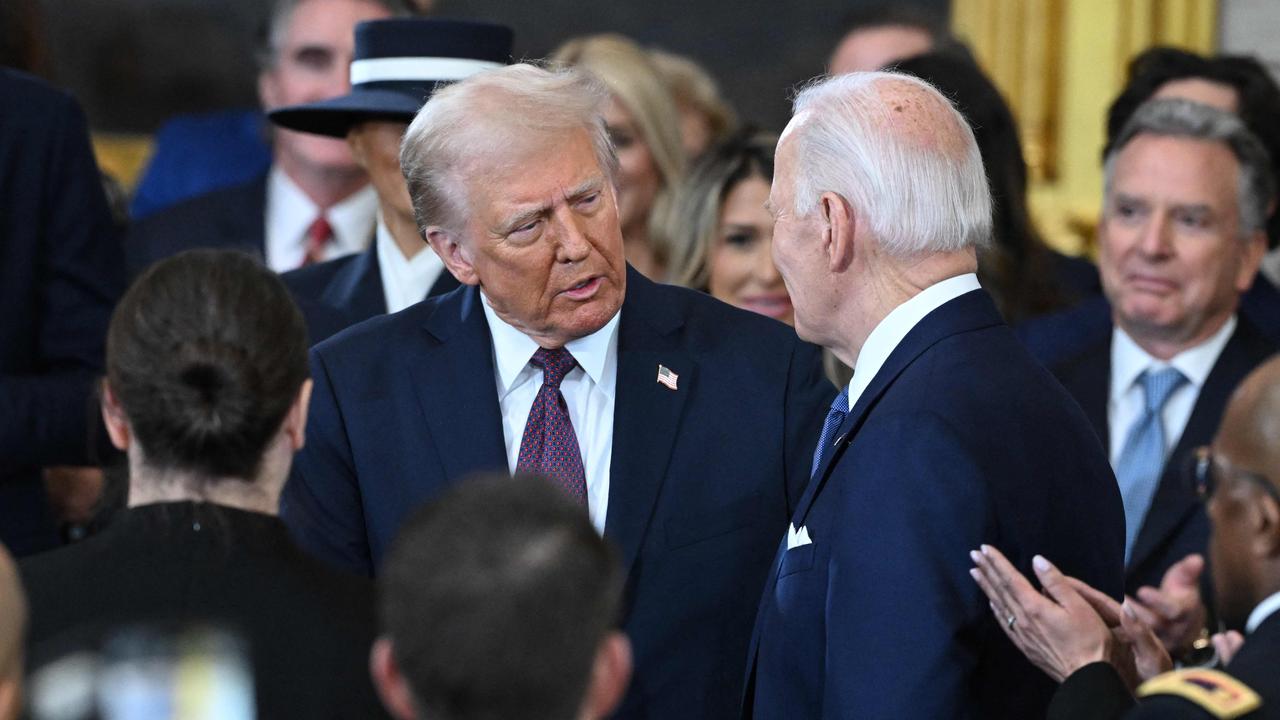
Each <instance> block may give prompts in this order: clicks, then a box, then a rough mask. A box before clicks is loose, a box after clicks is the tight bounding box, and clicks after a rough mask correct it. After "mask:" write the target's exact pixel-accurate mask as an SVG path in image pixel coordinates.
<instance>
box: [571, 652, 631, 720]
mask: <svg viewBox="0 0 1280 720" xmlns="http://www.w3.org/2000/svg"><path fill="white" fill-rule="evenodd" d="M630 682H631V642H630V641H629V640H627V636H626V635H623V634H622V633H620V632H611V633H609V634H608V635H607V636H605V638H604V640H602V641H601V642H600V647H599V648H597V649H596V659H595V662H594V663H593V664H592V666H591V681H590V682H589V683H588V684H587V696H586V697H585V698H583V701H582V709H583V713H582V717H584V718H587V719H588V720H596V718H605V717H608V716H609V715H610V714H611V713H612V712H613V711H614V710H615V709H617V707H618V705H619V704H620V703H621V702H622V696H623V695H625V694H626V692H627V685H628V684H629V683H630Z"/></svg>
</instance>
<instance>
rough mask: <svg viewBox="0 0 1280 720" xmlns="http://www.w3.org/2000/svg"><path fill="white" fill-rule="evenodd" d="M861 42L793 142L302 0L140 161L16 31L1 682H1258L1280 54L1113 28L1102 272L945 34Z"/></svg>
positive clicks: (1224, 699)
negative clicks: (136, 169) (1038, 190)
mask: <svg viewBox="0 0 1280 720" xmlns="http://www.w3.org/2000/svg"><path fill="white" fill-rule="evenodd" d="M840 30H841V37H840V40H839V42H838V43H837V44H836V45H835V46H834V47H832V48H831V53H830V60H829V65H828V67H827V68H826V73H825V75H823V77H822V78H820V79H815V80H814V81H812V82H811V83H809V84H808V85H806V86H804V88H802V89H801V91H800V93H799V95H798V97H797V98H796V99H795V112H794V115H793V117H792V120H791V122H790V123H789V124H788V125H787V127H785V128H777V127H762V126H760V125H759V124H756V123H753V122H752V121H751V118H747V117H742V116H741V115H740V114H739V113H738V112H736V111H735V109H734V108H733V107H732V105H731V104H730V103H729V102H728V100H727V99H726V98H725V97H724V95H723V94H722V93H721V91H720V90H719V88H718V85H717V81H716V79H715V78H714V77H712V76H711V75H710V74H708V73H707V72H706V71H705V70H704V69H703V68H702V67H700V66H699V65H698V63H697V62H696V60H695V59H693V58H689V57H684V56H680V55H676V54H673V53H670V52H667V51H666V50H663V49H661V48H657V47H646V46H645V45H643V44H641V43H638V42H636V41H634V40H632V39H630V38H627V37H624V36H621V35H618V34H600V35H592V36H586V37H575V38H568V39H566V40H565V41H564V42H563V43H562V44H561V45H560V46H559V47H558V48H556V49H555V50H554V51H553V52H552V53H551V54H550V55H549V56H548V57H547V58H545V60H539V61H536V62H525V63H517V62H515V60H514V59H513V58H512V51H511V48H512V42H513V37H514V36H515V35H517V34H519V32H520V28H519V27H516V28H508V27H505V26H502V25H496V24H489V23H478V22H468V21H464V20H446V19H440V18H435V17H428V16H425V15H424V14H423V13H422V12H421V8H418V7H416V6H414V5H411V4H408V3H402V2H397V1H395V0H275V1H274V2H273V6H272V10H271V13H270V19H269V23H268V26H267V27H266V28H265V29H264V31H263V33H262V43H261V52H260V53H259V57H258V58H256V60H257V63H258V66H259V68H260V71H259V75H258V77H257V87H258V90H259V96H260V99H261V105H262V107H261V112H219V113H211V114H205V115H189V116H180V117H176V118H173V119H172V120H170V121H169V122H167V123H166V124H165V126H164V127H163V128H161V129H160V130H159V131H158V132H157V133H156V135H155V138H154V152H153V153H152V155H151V158H150V160H149V163H148V165H147V167H146V169H145V171H144V172H143V174H142V176H141V178H140V180H139V183H138V185H137V187H136V189H135V190H134V191H133V192H132V193H131V194H128V195H126V194H125V193H124V192H123V191H122V190H121V188H120V185H119V184H118V183H116V182H115V181H114V180H113V179H112V178H110V177H108V176H105V175H103V174H102V173H101V172H100V171H99V169H98V167H97V165H96V163H95V161H94V158H93V154H92V150H91V147H90V141H89V134H88V130H87V126H86V120H85V117H84V115H83V112H82V111H81V110H80V108H79V106H78V104H77V103H76V101H75V99H74V98H72V97H70V96H69V95H67V94H65V93H63V92H62V91H59V90H57V89H54V88H53V87H51V86H49V85H48V84H46V83H45V82H43V81H41V80H39V79H37V78H36V77H35V76H33V75H29V74H26V73H25V72H24V70H38V69H39V68H38V62H37V60H38V58H36V57H35V56H34V55H33V54H32V53H31V52H14V53H13V54H12V57H11V58H9V60H10V61H12V62H15V63H24V62H25V63H26V64H27V67H25V68H23V67H16V68H9V67H0V299H3V307H4V308H5V310H6V312H5V313H4V319H3V320H0V541H3V545H2V546H0V719H7V718H11V717H12V718H17V717H31V718H37V719H45V718H59V719H61V718H66V719H67V720H73V719H80V718H99V717H101V718H168V717H175V718H178V717H181V718H203V717H219V718H223V717H225V718H241V717H268V718H271V717H344V718H346V717H361V718H363V717H382V716H391V717H396V718H415V717H420V718H436V717H439V718H458V719H461V718H477V719H478V718H506V717H513V718H514V717H521V718H595V717H626V718H659V717H662V718H670V717H689V718H695V717H696V718H736V717H760V718H773V717H777V718H785V717H815V718H816V717H824V718H828V717H829V718H836V717H875V718H880V717H883V718H889V717H956V718H961V717H963V718H993V717H1001V718H1004V717H1008V718H1027V717H1040V716H1045V715H1046V713H1047V716H1049V717H1055V718H1068V717H1081V718H1084V717H1089V718H1098V717H1250V718H1252V717H1280V715H1277V714H1276V713H1277V712H1280V710H1278V708H1280V672H1277V671H1280V612H1276V611H1277V610H1278V609H1280V454H1277V452H1276V448H1280V422H1278V421H1280V406H1277V398H1280V369H1278V366H1277V365H1276V362H1275V361H1272V360H1270V358H1271V356H1272V355H1273V353H1274V352H1275V350H1276V345H1277V343H1280V292H1277V288H1276V283H1280V250H1277V249H1276V248H1277V244H1278V243H1280V217H1278V216H1280V214H1278V213H1276V212H1275V210H1276V200H1277V183H1276V176H1277V167H1278V166H1277V163H1278V162H1280V86H1277V83H1276V81H1275V79H1273V78H1272V77H1271V76H1270V75H1269V74H1268V71H1267V70H1266V69H1265V68H1264V67H1263V66H1262V65H1261V64H1260V63H1259V62H1258V61H1257V60H1255V59H1253V58H1249V57H1240V56H1201V55H1197V54H1194V53H1191V52H1188V51H1185V50H1180V49H1175V48H1167V47H1156V48H1151V49H1149V50H1147V51H1145V52H1143V53H1141V54H1140V55H1138V56H1137V57H1135V58H1133V59H1132V60H1131V62H1130V64H1129V72H1128V80H1127V84H1126V85H1125V87H1124V88H1123V90H1122V91H1121V92H1120V93H1119V94H1118V95H1117V96H1116V97H1115V98H1114V99H1113V101H1112V102H1111V105H1110V108H1109V111H1108V113H1107V116H1106V117H1105V118H1098V119H1097V121H1098V122H1099V123H1103V124H1105V127H1106V130H1107V132H1106V145H1105V147H1104V148H1101V157H1100V163H1101V165H1102V167H1103V169H1104V185H1103V187H1102V188H1101V190H1102V192H1103V194H1104V203H1103V209H1102V212H1101V216H1100V218H1099V221H1098V228H1097V238H1096V243H1097V249H1098V252H1097V257H1096V264H1095V259H1091V258H1083V257H1075V256H1070V255H1067V254H1064V253H1062V252H1060V251H1058V250H1057V249H1054V248H1053V247H1050V245H1049V244H1048V243H1047V242H1046V241H1045V238H1044V236H1043V235H1042V234H1041V233H1040V231H1039V230H1038V229H1037V227H1036V223H1035V220H1034V218H1033V215H1032V212H1031V210H1030V208H1029V203H1028V182H1029V180H1028V167H1027V162H1026V160H1025V158H1024V155H1023V143H1022V141H1021V138H1020V136H1019V128H1018V123H1017V119H1016V117H1015V114H1014V113H1013V112H1012V111H1011V109H1010V107H1009V105H1008V103H1006V102H1005V100H1004V98H1003V97H1002V95H1001V92H1000V90H999V89H998V88H997V87H996V86H995V84H994V83H993V82H992V80H991V79H990V78H989V77H988V76H987V74H986V73H984V71H983V69H982V67H981V66H980V64H979V63H978V62H977V60H976V59H975V58H974V56H973V55H972V54H971V52H970V51H969V49H968V48H966V47H965V45H964V44H963V43H962V42H961V41H960V40H958V39H957V38H955V37H953V36H952V35H951V34H950V33H949V32H948V30H947V28H946V24H945V22H944V21H943V20H942V19H940V18H937V17H933V16H931V15H929V14H926V13H922V12H919V11H916V10H913V9H909V8H905V7H901V6H899V5H897V4H894V5H889V6H885V7H881V8H875V9H872V10H862V11H858V12H856V13H852V14H850V15H849V16H848V17H847V18H846V19H845V22H844V25H843V26H842V27H841V28H840ZM20 31H21V28H20V27H19V26H17V25H14V26H11V27H10V29H9V32H10V34H11V35H12V36H13V38H18V37H20ZM13 38H10V41H9V44H8V47H10V48H18V50H22V47H23V46H22V45H21V43H18V42H16V41H15V40H13ZM789 90H790V89H788V88H774V89H772V90H770V89H767V88H761V89H760V91H761V92H775V93H777V94H778V95H779V96H782V95H785V94H787V93H788V92H789ZM655 372H656V378H657V379H656V382H655V380H654V375H655ZM833 398H834V400H833ZM513 477H514V479H512V478H513ZM464 478H466V480H465V481H463V479H464ZM4 548H7V552H5V551H4ZM970 550H973V551H974V552H973V553H972V554H970V553H969V551H970ZM11 558H16V561H17V562H16V563H15V562H14V561H13V559H11ZM1233 713H1234V714H1233Z"/></svg>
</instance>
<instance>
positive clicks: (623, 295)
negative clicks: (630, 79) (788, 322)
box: [281, 65, 834, 719]
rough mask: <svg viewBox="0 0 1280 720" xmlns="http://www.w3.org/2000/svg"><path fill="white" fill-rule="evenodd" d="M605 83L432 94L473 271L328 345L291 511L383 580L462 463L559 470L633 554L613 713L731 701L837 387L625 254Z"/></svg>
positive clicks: (315, 540)
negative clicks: (635, 265)
mask: <svg viewBox="0 0 1280 720" xmlns="http://www.w3.org/2000/svg"><path fill="white" fill-rule="evenodd" d="M607 102H608V93H607V91H606V90H604V89H603V88H602V87H601V86H600V85H599V84H598V83H597V82H596V81H594V80H592V79H590V78H589V77H588V76H587V75H584V74H582V73H581V72H579V71H575V70H544V69H540V68H537V67H533V66H531V65H513V66H510V67H507V68H503V69H499V70H492V71H489V72H484V73H480V74H477V75H473V76H471V77H469V78H467V79H465V80H462V81H461V82H458V83H456V84H454V85H451V86H449V87H447V88H444V89H442V90H438V91H437V92H436V93H435V94H434V95H433V96H432V98H431V100H430V101H429V102H428V103H427V104H426V105H425V106H423V108H422V110H421V111H420V112H419V113H418V115H417V117H415V118H414V120H413V122H412V123H411V124H410V126H409V129H408V131H407V132H406V133H405V138H404V141H403V144H402V146H401V154H400V164H401V167H402V168H403V170H404V174H405V178H406V180H407V184H408V189H409V195H410V197H411V199H412V202H413V209H414V214H415V216H416V219H417V224H418V228H419V230H420V232H421V233H422V235H423V237H424V238H425V239H426V240H427V241H428V242H429V243H430V244H431V247H432V249H433V250H434V251H435V252H436V253H437V254H438V255H439V256H440V258H441V260H443V262H444V264H445V267H446V268H447V269H448V270H449V272H450V273H451V274H452V275H453V276H454V277H455V278H457V280H458V281H459V282H460V283H461V284H462V287H460V288H458V289H457V290H454V291H453V292H450V293H448V294H445V295H439V296H436V297H433V298H429V299H427V300H426V301H424V302H421V303H418V304H415V305H411V306H410V307H408V308H407V309H405V310H402V311H401V312H398V313H394V314H392V315H387V316H382V317H376V318H373V319H371V320H368V321H366V322H364V323H362V324H360V325H356V326H355V327H353V328H350V329H348V330H346V331H345V332H343V333H341V334H339V335H336V336H334V337H333V338H330V339H329V340H326V341H325V342H322V343H320V344H319V345H317V346H316V348H315V349H314V350H313V352H312V356H311V369H312V373H313V375H314V378H315V386H316V387H315V391H314V394H313V395H312V399H311V411H310V414H309V423H308V427H307V444H306V448H305V450H304V451H303V452H302V453H300V454H299V456H298V458H297V462H296V463H295V464H294V470H293V475H292V477H291V478H290V480H289V483H288V485H287V486H286V488H285V491H284V496H283V498H282V506H281V515H282V517H283V518H284V519H285V522H287V523H288V524H289V525H290V527H291V528H292V529H293V531H294V535H295V537H296V538H297V539H298V540H299V541H300V542H301V543H302V544H303V546H304V547H306V548H308V549H309V550H310V551H311V552H313V553H314V554H316V555H317V556H319V557H321V558H322V559H326V560H328V561H330V562H333V563H334V564H337V565H339V566H342V567H345V568H348V569H350V570H353V571H356V572H360V573H364V574H372V573H374V572H375V570H376V569H377V568H378V567H379V565H380V564H381V560H382V558H383V556H384V555H385V554H386V552H387V547H388V545H389V544H390V541H391V538H392V537H393V536H394V534H395V532H396V530H397V528H398V527H399V526H400V524H401V522H403V520H404V519H405V517H406V514H407V513H408V512H410V511H411V510H412V509H413V507H414V506H415V505H416V504H418V503H421V502H423V501H425V500H429V499H431V498H434V497H436V496H438V495H439V494H440V493H441V492H442V491H443V490H445V489H446V488H448V487H449V486H450V485H451V484H453V483H455V482H458V481H460V480H461V479H462V478H464V477H465V476H467V475H470V474H472V473H475V472H480V471H499V472H503V473H514V472H528V473H534V474H538V475H543V476H546V477H549V478H550V479H552V480H553V481H555V482H556V483H557V484H558V485H560V486H561V487H562V488H563V489H564V491H565V492H566V493H568V494H569V495H570V496H571V497H573V498H574V499H575V501H576V502H577V503H579V504H580V505H581V507H582V511H583V512H584V513H586V514H587V516H588V517H589V519H590V520H591V522H592V524H593V525H594V527H595V528H596V530H597V531H599V532H602V533H603V534H604V535H605V536H606V537H607V538H609V539H610V540H612V541H613V542H614V543H615V544H616V546H617V547H618V549H619V551H620V555H621V561H622V567H623V569H624V570H625V577H626V583H627V595H626V599H625V602H624V606H623V618H622V622H623V629H624V630H625V631H626V633H627V635H628V636H629V637H630V639H631V642H632V645H633V648H634V652H635V674H634V679H633V681H632V683H631V686H630V690H629V691H628V693H627V695H626V698H625V699H624V701H623V703H622V705H621V707H620V709H619V710H618V712H617V714H616V715H615V717H621V718H658V717H661V718H699V719H702V718H733V717H736V716H737V714H738V703H739V701H740V699H741V690H742V685H741V680H742V666H743V664H744V662H745V661H746V657H747V643H748V640H749V639H750V635H751V621H752V618H753V617H754V615H755V609H756V600H757V598H758V597H759V592H760V589H761V587H763V585H764V579H765V577H766V575H767V574H768V570H769V561H770V558H771V557H772V554H773V549H774V547H775V545H776V543H777V541H778V538H779V537H781V536H782V535H783V534H784V531H785V529H786V523H787V518H788V517H790V515H791V512H792V510H793V509H794V508H795V502H796V501H797V500H798V499H799V496H800V493H801V492H802V491H803V489H804V484H805V482H806V481H807V480H808V477H809V463H810V460H811V458H812V450H813V445H814V442H815V440H816V438H817V435H818V430H819V427H820V424H821V421H822V416H823V410H824V407H825V406H826V404H827V403H828V402H830V398H831V396H832V395H833V394H834V389H833V388H832V387H831V386H830V384H828V383H827V382H826V380H825V379H824V378H823V376H822V368H821V358H820V354H819V352H818V350H817V349H816V348H814V347H813V346H811V345H806V344H804V343H802V342H800V341H799V340H798V339H797V338H796V336H795V333H794V332H793V331H792V330H791V329H790V328H788V327H787V326H785V325H783V324H782V323H779V322H777V321H774V320H772V319H769V318H765V317H763V316H759V315H756V314H753V313H749V312H746V311H742V310H738V309H736V308H733V307H730V306H728V305H726V304H723V303H721V302H719V301H717V300H714V299H713V298H711V297H709V296H708V295H706V294H704V293H699V292H695V291H690V290H686V289H683V288H676V287H672V286H667V285H659V284H656V283H653V282H650V281H649V280H646V279H645V278H644V277H643V276H642V275H640V274H639V273H637V272H635V271H634V270H633V269H632V268H629V267H627V265H626V261H625V259H624V258H625V254H624V252H623V246H622V230H621V228H620V226H619V222H618V209H617V197H616V191H615V175H616V174H617V159H616V156H615V154H614V150H613V147H612V145H611V144H610V142H609V139H608V135H607V133H606V130H605V125H604V121H603V119H602V109H603V107H604V106H605V104H606V103H607Z"/></svg>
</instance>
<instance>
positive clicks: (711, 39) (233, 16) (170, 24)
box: [0, 0, 948, 132]
mask: <svg viewBox="0 0 1280 720" xmlns="http://www.w3.org/2000/svg"><path fill="white" fill-rule="evenodd" d="M878 4H882V2H880V0H795V1H793V2H786V1H781V2H780V1H777V0H773V1H770V0H736V1H735V2H729V1H727V0H720V1H717V0H692V1H691V0H685V1H683V2H681V1H677V0H645V1H636V0H625V1H615V2H609V1H608V0H606V1H604V2H586V1H585V0H437V1H436V7H435V11H434V13H433V14H434V15H435V16H438V17H455V18H465V19H479V20H490V21H494V22H502V23H505V24H508V25H510V26H512V27H513V28H514V29H515V33H516V57H517V58H522V57H527V58H536V57H542V56H544V55H546V54H548V53H549V52H550V51H551V50H552V49H554V48H555V47H556V45H558V44H559V43H560V42H562V41H563V40H565V39H567V38H570V37H573V36H575V35H580V34H586V33H596V32H605V31H612V32H621V33H623V34H626V35H629V36H631V37H632V38H634V39H636V40H638V41H639V42H641V43H642V44H645V45H651V46H657V47H661V48H663V49H666V50H670V51H673V52H676V53H680V54H683V55H688V56H690V57H692V58H693V59H695V60H697V61H698V62H699V63H701V64H703V66H704V67H706V68H707V69H708V70H710V71H711V73H712V75H714V76H715V77H716V79H717V80H718V81H719V82H720V84H721V87H722V89H723V91H724V93H725V95H726V97H727V98H728V99H729V100H730V102H732V103H733V104H734V106H735V107H736V108H737V109H738V111H739V113H740V115H741V116H742V118H743V119H744V120H747V121H753V122H756V123H758V124H760V125H763V126H764V127H768V128H772V129H775V130H776V129H780V128H781V126H782V125H783V124H784V123H785V121H786V118H787V115H788V104H787V101H788V98H789V95H790V92H791V89H792V88H793V87H795V86H796V85H797V84H798V83H802V82H804V81H805V80H807V79H809V78H811V77H813V76H814V75H818V74H820V73H821V72H822V71H823V68H824V66H825V64H826V59H827V56H828V55H829V53H830V51H831V48H832V47H833V46H834V44H835V42H836V40H837V39H838V35H839V32H840V20H841V18H842V16H843V15H844V14H845V13H847V12H848V11H849V10H850V9H853V8H855V7H861V6H867V5H878ZM908 4H911V5H916V6H919V7H921V8H927V9H930V10H935V11H937V12H938V13H940V14H944V13H945V12H946V10H947V5H948V2H947V0H918V1H916V0H912V2H910V3H908ZM23 5H28V6H29V9H28V10H27V11H23V10H21V7H22V6H23ZM269 5H270V3H269V2H268V1H267V0H93V1H92V2H89V1H86V0H0V26H3V25H6V24H7V25H8V27H7V28H4V27H0V32H4V31H8V32H13V31H14V30H15V28H16V27H17V23H15V22H14V21H13V20H12V17H9V18H6V17H5V15H6V13H7V14H9V15H10V16H12V14H14V13H16V12H23V13H24V14H32V13H31V11H34V17H35V21H34V23H33V24H34V26H35V32H34V36H35V37H36V38H37V43H38V44H39V45H40V47H37V48H36V56H37V61H36V64H37V67H36V68H35V70H36V72H37V74H40V75H43V76H45V77H46V78H48V79H50V80H52V81H53V82H54V83H55V84H58V85H61V86H63V87H66V88H68V89H69V90H71V91H72V92H73V93H74V94H75V95H76V96H77V97H78V98H79V99H80V101H81V102H82V103H83V104H84V105H85V108H86V110H87V111H88V113H89V117H90V120H91V122H92V123H93V126H94V129H95V130H99V131H114V132H152V131H154V130H155V129H156V127H157V126H158V125H159V124H160V122H161V121H163V120H164V119H165V118H167V117H168V116H170V115H173V114H176V113H184V112H201V111H206V110H215V109H221V108H228V107H252V106H256V105H257V94H256V90H255V82H254V80H255V76H256V68H255V66H254V62H253V50H254V47H255V43H256V38H257V36H258V33H259V30H260V28H261V27H262V25H263V20H264V18H265V15H266V12H267V8H268V7H269ZM5 7H7V8H8V9H7V10H5V9H4V8H5Z"/></svg>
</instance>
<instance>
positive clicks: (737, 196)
mask: <svg viewBox="0 0 1280 720" xmlns="http://www.w3.org/2000/svg"><path fill="white" fill-rule="evenodd" d="M777 142H778V136H777V135H773V134H770V133H761V132H755V131H750V130H749V131H747V132H744V133H742V134H741V135H739V136H737V137H733V138H731V139H730V140H729V141H728V142H726V143H724V144H722V145H720V146H718V147H715V148H714V149H712V151H711V152H709V153H708V154H707V155H705V156H704V157H702V158H701V159H699V160H698V161H697V162H695V163H694V165H693V167H691V168H690V170H689V174H688V175H687V176H686V177H685V179H684V182H683V183H682V185H681V186H680V188H679V192H677V193H676V200H675V202H674V203H672V204H671V206H670V207H671V212H669V213H666V214H664V216H663V217H662V218H660V219H659V220H658V222H657V224H656V225H655V227H654V234H655V235H656V236H658V237H662V238H663V242H664V243H666V244H667V245H669V246H670V247H671V262H670V263H669V265H668V267H667V279H668V281H670V282H672V283H674V284H676V285H683V286H684V287H688V288H693V289H695V290H701V291H702V292H705V293H710V294H711V296H712V297H714V298H716V299H717V300H723V301H724V302H727V303H729V304H730V305H735V306H737V307H740V308H742V309H744V310H750V311H752V312H757V313H760V314H761V315H766V316H768V317H771V318H773V319H775V320H781V321H782V322H785V323H787V324H788V325H790V324H791V323H792V308H791V298H790V297H789V296H788V295H787V287H786V285H785V284H784V283H783V282H782V275H780V274H779V273H778V268H777V267H776V266H775V265H774V264H773V253H772V250H773V218H772V217H770V216H769V211H768V210H767V209H766V208H765V201H767V200H768V199H769V183H771V182H773V149H774V146H775V145H777Z"/></svg>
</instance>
